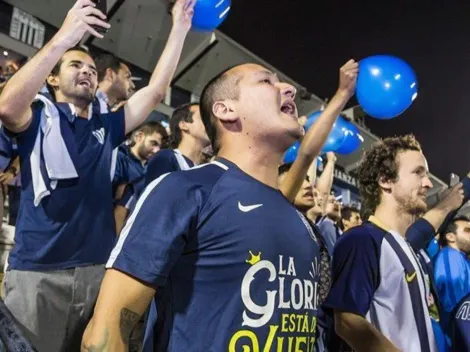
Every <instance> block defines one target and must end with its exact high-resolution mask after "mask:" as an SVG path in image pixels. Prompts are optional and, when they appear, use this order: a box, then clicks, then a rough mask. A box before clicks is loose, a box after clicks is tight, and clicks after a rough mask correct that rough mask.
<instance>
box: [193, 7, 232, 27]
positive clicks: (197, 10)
mask: <svg viewBox="0 0 470 352" xmlns="http://www.w3.org/2000/svg"><path fill="white" fill-rule="evenodd" d="M230 5H231V1H230V0H197V1H196V5H194V16H193V20H192V28H191V29H192V30H193V31H196V32H212V31H214V30H215V29H216V28H217V27H219V26H220V25H221V24H222V22H223V21H225V19H226V18H227V16H228V13H229V12H230Z"/></svg>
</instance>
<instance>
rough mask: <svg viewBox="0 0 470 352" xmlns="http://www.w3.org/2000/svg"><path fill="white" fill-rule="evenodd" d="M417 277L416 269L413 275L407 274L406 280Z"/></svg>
mask: <svg viewBox="0 0 470 352" xmlns="http://www.w3.org/2000/svg"><path fill="white" fill-rule="evenodd" d="M415 277H416V271H415V272H414V273H413V274H411V275H408V274H406V281H407V282H411V281H413V280H414V278H415Z"/></svg>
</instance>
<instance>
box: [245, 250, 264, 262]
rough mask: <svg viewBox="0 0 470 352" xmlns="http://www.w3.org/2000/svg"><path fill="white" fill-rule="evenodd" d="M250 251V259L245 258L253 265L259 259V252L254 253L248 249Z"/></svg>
mask: <svg viewBox="0 0 470 352" xmlns="http://www.w3.org/2000/svg"><path fill="white" fill-rule="evenodd" d="M248 252H249V253H250V259H247V260H246V262H247V263H248V264H251V265H255V264H256V263H258V262H259V261H260V260H261V252H259V253H258V254H257V255H254V254H253V252H252V251H248Z"/></svg>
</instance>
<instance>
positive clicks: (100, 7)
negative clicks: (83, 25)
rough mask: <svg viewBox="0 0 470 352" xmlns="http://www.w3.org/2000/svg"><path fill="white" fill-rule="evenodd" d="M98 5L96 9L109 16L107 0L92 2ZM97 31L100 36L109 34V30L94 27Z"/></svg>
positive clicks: (94, 0)
mask: <svg viewBox="0 0 470 352" xmlns="http://www.w3.org/2000/svg"><path fill="white" fill-rule="evenodd" d="M92 1H93V2H94V3H95V4H96V8H97V9H98V10H100V11H101V12H102V13H104V14H105V15H107V12H108V4H107V2H106V0H92ZM92 27H93V29H94V30H95V31H97V32H98V33H99V34H102V35H105V34H106V33H107V32H108V28H103V27H100V26H92Z"/></svg>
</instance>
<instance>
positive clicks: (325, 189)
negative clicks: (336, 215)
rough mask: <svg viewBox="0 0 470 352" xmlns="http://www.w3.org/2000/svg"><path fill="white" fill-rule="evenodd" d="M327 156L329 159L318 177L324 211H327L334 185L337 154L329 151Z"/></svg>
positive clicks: (318, 187)
mask: <svg viewBox="0 0 470 352" xmlns="http://www.w3.org/2000/svg"><path fill="white" fill-rule="evenodd" d="M326 158H327V161H326V165H325V168H324V170H323V172H322V174H321V175H320V177H319V178H318V183H317V190H318V192H319V193H320V197H321V202H322V203H321V204H322V207H323V211H325V207H326V204H327V202H328V196H329V195H330V192H331V188H332V187H333V177H334V172H335V164H336V155H335V153H333V152H328V153H326Z"/></svg>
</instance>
